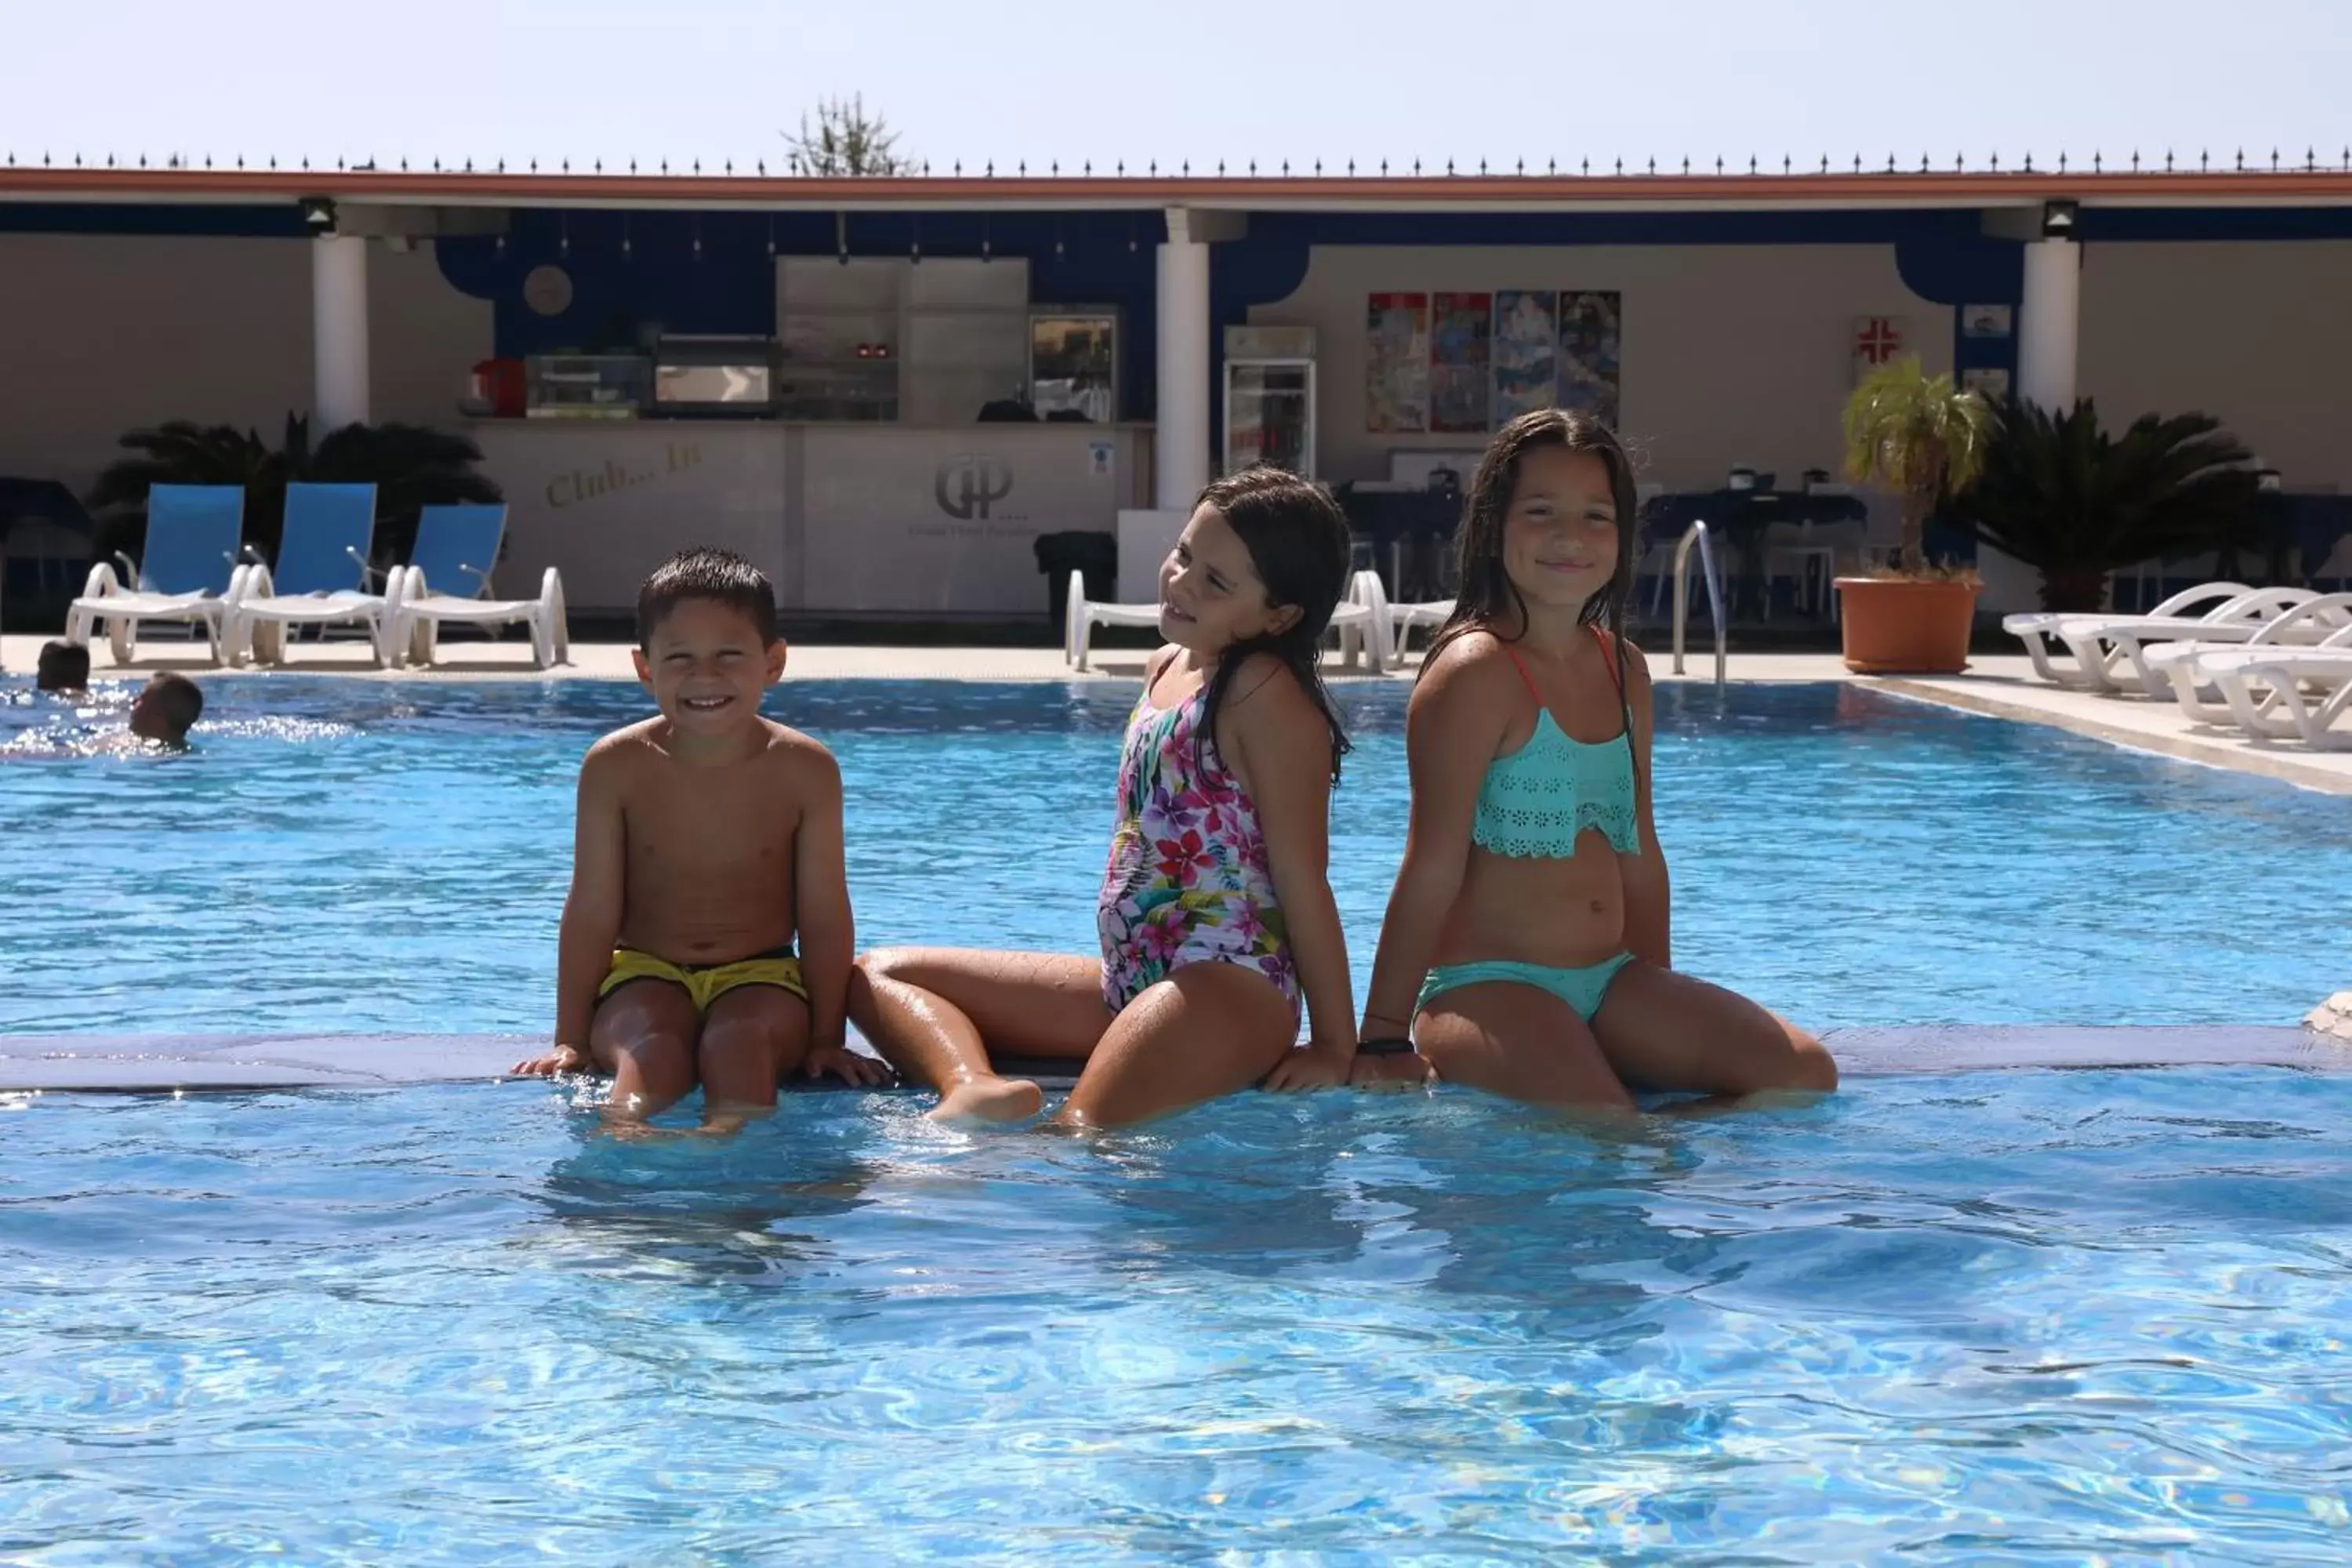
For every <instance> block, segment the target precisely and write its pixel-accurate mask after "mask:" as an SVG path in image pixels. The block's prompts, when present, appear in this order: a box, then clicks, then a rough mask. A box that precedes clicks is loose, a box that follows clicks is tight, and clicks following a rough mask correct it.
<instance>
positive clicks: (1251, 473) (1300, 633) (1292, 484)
mask: <svg viewBox="0 0 2352 1568" xmlns="http://www.w3.org/2000/svg"><path fill="white" fill-rule="evenodd" d="M1194 504H1195V505H1196V506H1206V507H1214V508H1215V509H1216V511H1217V515H1218V516H1220V517H1222V518H1223V519H1224V520H1225V526H1226V527H1228V528H1230V529H1232V530H1233V531H1234V534H1235V535H1236V536H1237V537H1238V538H1239V539H1240V540H1241V542H1242V543H1243V544H1244V546H1246V547H1247V548H1248V550H1249V552H1250V564H1251V566H1252V567H1254V568H1255V570H1256V572H1257V578H1258V581H1259V582H1260V583H1261V584H1265V602H1266V603H1267V604H1269V605H1276V606H1277V607H1278V606H1281V605H1296V606H1297V609H1298V619H1297V621H1296V622H1295V623H1293V624H1292V626H1291V627H1290V629H1289V630H1288V631H1285V632H1277V633H1275V634H1274V635H1272V636H1270V637H1247V638H1244V640H1242V641H1240V642H1237V643H1235V644H1234V646H1233V647H1229V648H1227V649H1225V650H1224V652H1223V653H1222V654H1220V655H1219V656H1218V658H1217V668H1216V672H1215V673H1214V674H1213V675H1212V676H1210V677H1209V687H1208V690H1207V691H1206V692H1205V693H1204V694H1203V695H1202V706H1201V724H1200V729H1199V731H1197V733H1196V742H1206V741H1207V740H1209V739H1210V738H1211V737H1213V735H1214V734H1215V733H1216V729H1217V710H1218V709H1219V708H1220V707H1221V706H1222V705H1223V702H1224V700H1225V693H1226V691H1227V689H1229V688H1231V687H1232V685H1233V681H1234V671H1235V670H1238V669H1239V668H1241V667H1242V665H1243V663H1244V661H1245V660H1247V659H1248V658H1249V657H1250V656H1251V655H1252V654H1258V653H1265V654H1272V655H1273V656H1274V657H1275V658H1277V659H1280V660H1281V661H1282V665H1283V668H1286V669H1287V670H1289V671H1290V673H1291V674H1292V675H1293V676H1296V677H1297V680H1298V684H1299V685H1301V686H1303V687H1305V688H1306V689H1307V696H1309V697H1311V698H1313V699H1314V700H1315V706H1316V707H1317V708H1318V709H1320V710H1322V714H1323V722H1324V723H1325V724H1326V725H1327V726H1328V727H1329V729H1330V731H1331V782H1332V783H1333V784H1338V783H1339V759H1340V758H1341V757H1342V756H1343V755H1345V754H1346V753H1347V751H1348V731H1347V728H1346V726H1345V725H1343V724H1341V723H1340V721H1339V709H1338V708H1337V707H1336V706H1335V705H1334V704H1333V703H1332V701H1331V693H1330V691H1329V690H1328V689H1326V688H1325V686H1324V684H1323V675H1322V671H1321V670H1320V669H1319V668H1317V656H1318V653H1319V651H1320V650H1321V648H1322V646H1323V634H1324V633H1325V632H1326V631H1328V629H1329V628H1330V626H1331V612H1332V611H1334V610H1336V609H1338V608H1339V596H1340V595H1342V594H1343V593H1345V592H1346V591H1347V586H1348V553H1349V542H1348V520H1347V518H1345V517H1344V516H1342V515H1341V514H1340V511H1339V503H1338V502H1336V501H1334V500H1332V499H1331V494H1330V492H1329V491H1328V490H1326V489H1323V487H1322V486H1320V485H1318V484H1315V483H1312V482H1311V481H1309V480H1307V479H1300V478H1299V477H1298V476H1297V474H1294V473H1289V472H1287V471H1286V470H1284V469H1281V468H1249V469H1245V470H1244V471H1243V472H1241V473H1238V474H1232V475H1228V476H1227V477H1226V478H1224V479H1218V480H1215V481H1214V482H1213V483H1212V484H1211V485H1210V486H1209V487H1208V488H1207V489H1203V490H1202V492H1201V499H1200V500H1198V501H1197V502H1195V503H1194Z"/></svg>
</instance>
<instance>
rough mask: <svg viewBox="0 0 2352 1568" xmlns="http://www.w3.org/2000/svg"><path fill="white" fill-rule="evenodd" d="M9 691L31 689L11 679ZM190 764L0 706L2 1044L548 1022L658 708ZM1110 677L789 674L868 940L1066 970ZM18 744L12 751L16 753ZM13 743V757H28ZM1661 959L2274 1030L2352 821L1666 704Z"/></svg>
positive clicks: (373, 714)
mask: <svg viewBox="0 0 2352 1568" xmlns="http://www.w3.org/2000/svg"><path fill="white" fill-rule="evenodd" d="M20 689H21V688H20ZM207 689H208V690H209V691H210V692H211V693H212V698H211V704H212V705H211V707H210V709H209V710H208V711H207V718H208V721H209V722H208V723H207V724H206V726H205V728H204V729H201V730H200V731H198V737H199V740H200V742H201V746H200V748H199V750H198V751H197V752H195V753H194V754H192V755H189V756H185V757H175V758H163V759H155V758H142V757H132V758H119V757H118V758H81V759H60V758H58V757H55V756H47V757H44V756H41V755H38V754H37V750H38V749H39V748H41V747H43V746H45V745H47V744H51V743H53V740H54V736H55V735H56V732H57V731H58V728H59V725H60V720H59V717H58V713H57V711H56V710H54V709H53V708H47V707H44V708H35V707H31V706H26V705H23V704H18V705H15V706H6V707H0V843H5V844H6V845H7V847H8V853H7V854H6V856H5V858H0V908H6V909H8V910H29V911H34V918H33V919H32V920H30V921H27V920H24V919H21V918H16V919H11V920H10V921H7V922H6V923H5V928H0V965H5V972H6V973H7V975H8V983H7V984H6V985H5V987H0V1030H6V1031H14V1032H27V1031H39V1032H47V1031H58V1030H93V1031H122V1030H142V1029H172V1030H215V1029H226V1030H264V1031H268V1030H279V1029H320V1030H329V1031H336V1030H353V1029H376V1028H382V1029H395V1030H426V1031H436V1030H440V1031H457V1032H472V1031H503V1030H533V1029H544V1028H546V1027H547V1026H548V1022H549V1011H550V1008H549V1001H548V998H549V995H550V993H551V989H552V986H553V984H554V962H555V950H554V940H553V938H554V921H555V917H556V914H557V911H558V909H559V907H560V905H561V904H562V897H563V889H564V884H565V879H566V878H567V877H568V875H569V871H570V864H569V860H570V855H571V821H570V814H571V807H572V778H573V773H574V770H575V768H576V766H577V763H578V759H579V755H580V753H581V752H583V750H585V748H586V746H587V744H588V742H589V741H590V740H591V739H592V738H593V736H595V735H596V734H598V733H601V732H603V731H605V730H608V729H610V728H613V727H614V726H615V725H617V724H620V723H623V722H625V721H628V720H630V719H633V718H635V717H638V716H641V715H642V713H643V712H644V711H645V700H644V698H643V697H642V695H641V694H639V693H638V692H637V691H636V690H635V689H634V688H629V687H623V686H619V685H605V684H602V683H595V682H584V681H583V682H568V683H563V684H560V685H559V684H552V683H551V684H548V685H544V686H541V685H522V684H514V685H478V686H457V687H427V686H422V685H374V684H360V683H354V682H348V681H346V682H336V681H332V680H322V679H299V678H297V679H287V678H272V679H266V680H255V679H223V680H218V681H215V682H212V683H211V684H210V685H209V686H208V687H207ZM1340 690H1341V700H1342V703H1343V706H1344V707H1345V709H1346V711H1347V714H1348V717H1349V721H1350V724H1351V726H1352V728H1353V730H1354V732H1355V734H1356V736H1357V741H1358V745H1357V749H1356V751H1355V752H1354V753H1353V754H1352V755H1351V756H1349V758H1348V759H1347V764H1346V777H1345V782H1344V783H1343V784H1342V786H1341V789H1340V792H1339V796H1338V799H1337V801H1336V802H1335V805H1334V810H1333V822H1334V832H1333V839H1332V867H1333V872H1332V880H1333V885H1334V892H1335V893H1336V894H1337V897H1338V900H1339V910H1340V913H1341V916H1342V919H1343V921H1344V922H1345V924H1346V928H1347V931H1348V935H1349V947H1350V956H1351V958H1352V960H1353V962H1354V963H1355V967H1356V981H1357V993H1358V995H1359V996H1361V994H1362V991H1363V987H1364V985H1365V984H1366V983H1367V981H1368V979H1369V976H1370V963H1371V957H1372V945H1373V942H1374V940H1375V938H1376V936H1377V934H1378V931H1379V927H1380V920H1381V911H1382V909H1383V907H1384V905H1385V902H1386V900H1387V897H1388V890H1389V881H1390V879H1391V877H1392V876H1393V874H1394V871H1395V868H1396V859H1397V856H1398V854H1399V852H1400V849H1401V847H1402V842H1403V834H1404V814H1405V784H1404V776H1403V774H1404V768H1403V760H1402V757H1403V744H1402V714H1403V692H1402V689H1399V688H1397V687H1395V686H1393V685H1390V684H1388V683H1381V685H1378V686H1370V685H1365V684H1348V685H1344V686H1342V688H1341V689H1340ZM1132 697H1133V688H1132V687H1124V686H1112V687H1103V686H1093V685H1081V686H1074V687H1059V686H964V685H958V684H954V683H944V682H943V683H929V684H880V683H871V682H841V683H807V684H791V683H787V684H786V685H785V686H784V687H782V688H781V689H779V691H778V692H777V694H776V695H775V697H774V699H773V700H772V710H773V711H775V712H777V713H779V714H780V715H782V716H785V717H787V718H789V719H791V720H792V721H794V722H796V723H799V724H801V725H803V727H805V728H807V729H809V730H810V731H813V732H814V733H816V734H818V735H819V736H821V737H822V738H824V740H826V741H827V742H831V743H832V744H833V745H834V746H835V750H836V752H837V753H838V755H839V756H840V759H841V763H842V769H843V773H844V777H845V785H846V788H847V790H848V795H849V820H848V829H849V868H850V877H851V890H852V893H853V895H854V897H855V899H856V908H857V916H858V927H859V932H860V936H861V939H862V940H863V941H865V942H867V943H869V944H872V943H878V942H956V943H971V944H978V945H990V946H1005V945H1009V946H1016V947H1028V946H1036V947H1051V948H1065V949H1068V950H1070V951H1073V952H1090V951H1092V949H1093V947H1094V943H1095V932H1094V908H1093V898H1094V890H1095V886H1096V882H1097V879H1098V878H1099V877H1100V875H1101V867H1102V855H1103V852H1104V847H1105V844H1106V842H1107V840H1108V833H1109V821H1110V812H1111V798H1112V794H1113V784H1114V777H1115V773H1116V768H1117V763H1118V743H1117V739H1116V737H1117V733H1118V727H1119V724H1120V722H1121V721H1122V720H1123V718H1124V717H1125V714H1126V710H1127V708H1128V705H1129V702H1130V701H1131V700H1132ZM11 731H13V734H12V733H11ZM28 753H33V754H28ZM1656 767H1657V780H1658V784H1657V789H1658V824H1659V833H1660V837H1661V838H1662V839H1663V841H1664V846H1665V848H1666V852H1667V856H1668V858H1669V859H1670V861H1671V862H1672V865H1673V868H1674V874H1675V962H1676V964H1677V966H1678V967H1681V968H1684V969H1687V970H1689V971H1691V972H1692V973H1697V974H1701V975H1705V976H1706V977H1708V978H1711V979H1716V980H1718V981H1721V982H1722V983H1724V984H1729V985H1733V986H1736V987H1738V988H1740V989H1742V990H1745V991H1748V992H1749V993H1750V994H1754V995H1755V996H1757V997H1758V998H1759V999H1760V1000H1762V1001H1764V1002H1765V1003H1767V1005H1771V1006H1773V1007H1776V1008H1778V1009H1780V1010H1781V1011H1783V1012H1785V1013H1788V1014H1789V1015H1790V1016H1794V1017H1796V1018H1799V1019H1801V1020H1802V1021H1804V1022H1805V1023H1807V1024H1809V1025H1811V1026H1815V1027H1835V1026H1845V1025H1859V1024H1938V1023H1955V1024H1990V1023H2037V1024H2107V1023H2140V1024H2179V1023H2236V1024H2274V1025H2284V1024H2290V1023H2293V1022H2294V1021H2295V1020H2296V1019H2298V1018H2300V1017H2301V1016H2303V1014H2304V1013H2305V1012H2306V1011H2308V1010H2309V1009H2310V1007H2311V1006H2312V1005H2314V1004H2315V1002H2317V1001H2318V999H2319V998H2320V997H2322V996H2324V995H2326V994H2328V993H2329V992H2330V991H2332V990H2335V989H2336V988H2338V987H2340V986H2341V984H2343V980H2344V976H2343V974H2342V973H2341V963H2342V960H2343V955H2344V952H2345V949H2346V947H2347V945H2348V944H2347V942H2345V941H2342V940H2335V941H2328V940H2321V941H2314V940H2312V939H2311V936H2310V934H2309V933H2308V932H2306V933H2305V935H2304V936H2303V937H2301V938H2300V939H2294V940H2282V937H2281V935H2280V931H2279V927H2278V924H2277V922H2280V921H2287V922H2290V923H2291V924H2294V925H2298V926H2300V925H2303V924H2305V923H2307V922H2308V921H2310V920H2311V919H2313V918H2324V916H2325V913H2326V911H2329V910H2336V909H2339V908H2340V906H2341V901H2342V890H2343V889H2345V888H2346V887H2347V886H2352V830H2347V826H2346V817H2345V806H2344V803H2343V802H2342V801H2340V800H2336V799H2332V798H2330V797H2327V796H2323V795H2315V794H2311V793H2308V792H2304V791H2299V790H2296V789H2294V788H2293V787H2291V786H2288V785H2284V784H2278V783H2276V782H2274V781H2271V780H2266V779H2255V778H2246V777H2241V776H2238V775H2233V774H2229V773H2220V772H2217V771H2214V770H2211V769H2207V768H2200V767H2198V766H2195V765H2193V764H2189V763H2175V762H2168V761H2164V760H2160V759H2156V758H2151V757H2147V756H2143V755H2137V754H2133V753H2128V752H2121V751H2117V750H2116V749H2115V748H2112V747H2109V746H2105V745H2103V744H2101V743H2099V742H2094V741H2087V740H2082V739H2079V738H2077V737H2074V736H2070V735H2065V734H2062V733H2059V732H2057V731H2050V730H2045V729H2038V728H2033V727H2030V726H2025V725H2019V724H2011V723H2006V722H2002V721H1998V720H1990V719H1980V718H1976V717H1973V716H1968V715H1961V714H1956V713H1952V712H1948V711H1946V710H1939V709H1934V708H1928V707H1925V706H1922V705H1918V704H1913V703H1906V702H1903V701H1899V700H1893V699H1889V698H1884V697H1880V696H1877V695H1875V694H1874V693H1870V692H1866V691H1862V690H1858V689H1853V688H1851V687H1835V686H1801V687H1765V686H1748V687H1738V686H1735V687H1733V688H1730V689H1728V691H1727V693H1726V694H1724V695H1723V696H1721V697H1718V696H1717V694H1716V693H1715V692H1713V691H1712V690H1710V689H1704V688H1698V687H1686V686H1668V687H1665V688H1664V689H1662V690H1661V693H1660V708H1659V741H1658V755H1657V762H1656Z"/></svg>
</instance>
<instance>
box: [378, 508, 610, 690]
mask: <svg viewBox="0 0 2352 1568" xmlns="http://www.w3.org/2000/svg"><path fill="white" fill-rule="evenodd" d="M506 531H507V509H506V508H505V507H504V506H503V505H500V506H428V507H426V508H425V510H424V512H423V514H422V515H421V516H420V517H419V518H418V519H417V523H416V548H415V550H414V551H412V552H410V553H409V561H408V564H407V566H405V567H404V568H402V569H401V571H402V572H404V574H405V580H404V582H402V583H401V584H399V585H398V586H396V587H395V588H394V589H392V590H390V591H389V594H388V596H390V597H394V598H397V599H398V601H399V605H398V608H397V610H396V612H395V613H394V629H393V642H394V646H395V647H397V648H398V649H399V650H400V651H401V652H402V653H403V654H404V656H405V657H406V658H408V660H409V661H410V662H411V663H413V664H424V665H429V664H431V663H432V662H433V659H434V655H435V652H436V647H437V643H436V638H437V634H438V632H439V630H440V626H441V624H442V623H443V622H445V621H456V622H459V623H461V624H463V625H466V626H506V625H509V624H510V623H512V622H515V621H520V622H522V623H523V624H524V625H525V626H528V627H529V628H530V649H531V658H532V661H533V663H535V664H536V665H537V666H538V668H541V669H545V668H547V667H548V666H550V665H551V664H569V663H570V662H571V661H572V635H571V633H570V632H569V631H568V630H567V629H566V628H565V626H564V621H563V580H562V577H561V576H559V575H558V574H557V573H556V570H555V568H554V567H552V566H551V567H549V568H548V569H547V571H546V573H545V574H543V575H542V576H541V579H540V588H539V597H537V598H536V599H493V598H491V597H490V596H489V595H490V574H491V572H492V571H493V570H495V569H496V567H497V565H498V560H499V543H500V542H502V541H503V540H504V539H505V537H506Z"/></svg>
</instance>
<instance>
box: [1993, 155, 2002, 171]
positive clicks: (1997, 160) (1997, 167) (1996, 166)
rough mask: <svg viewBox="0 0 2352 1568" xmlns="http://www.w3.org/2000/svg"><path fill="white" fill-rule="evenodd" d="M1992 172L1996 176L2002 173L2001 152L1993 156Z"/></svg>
mask: <svg viewBox="0 0 2352 1568" xmlns="http://www.w3.org/2000/svg"><path fill="white" fill-rule="evenodd" d="M1992 172H1993V173H1994V174H2000V153H1999V152H1995V153H1993V155H1992Z"/></svg>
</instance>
